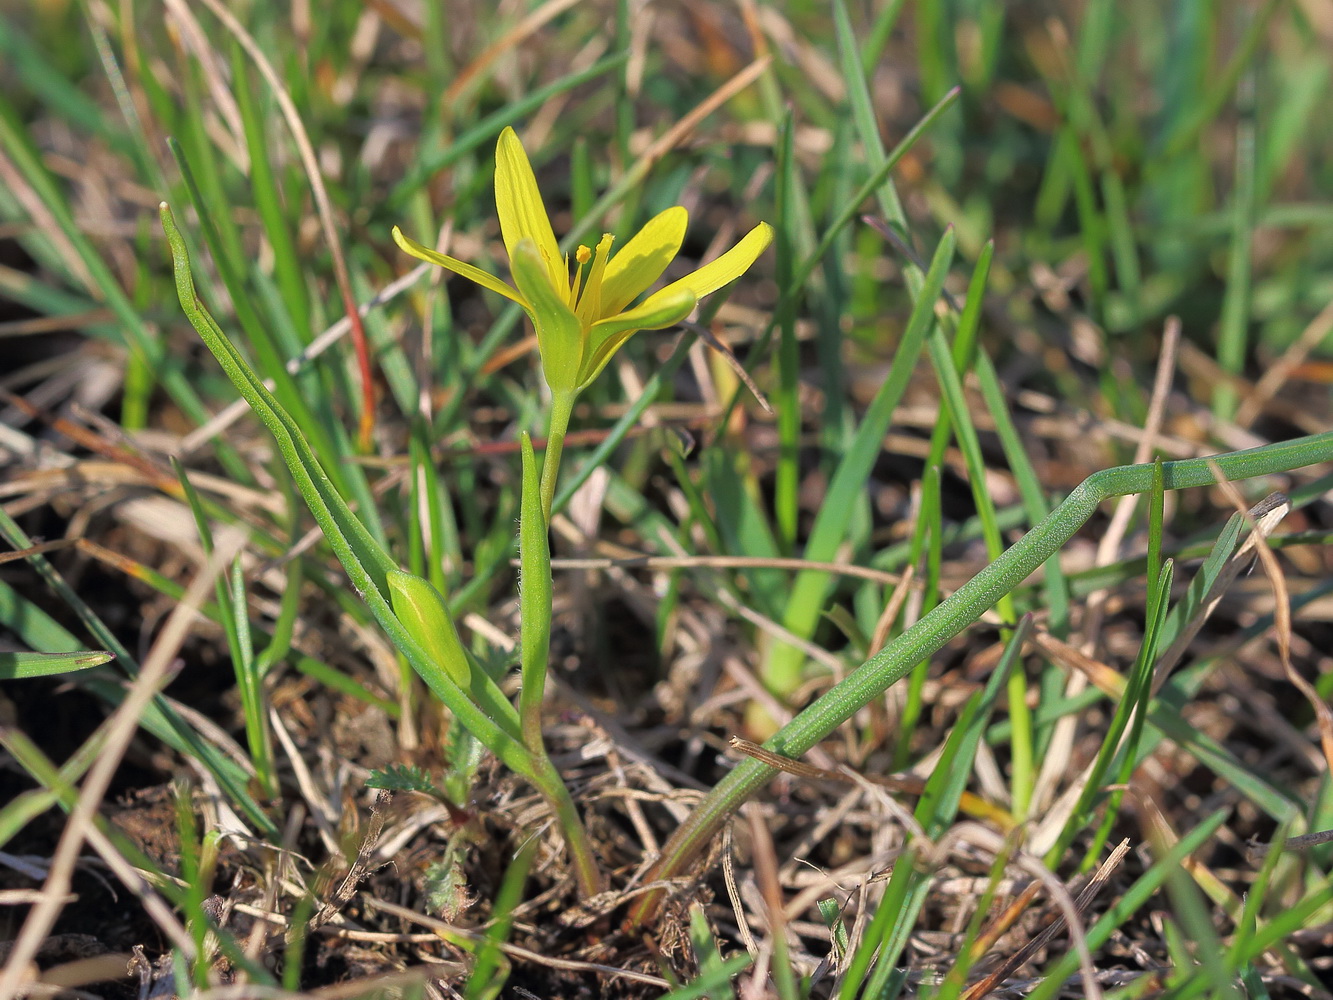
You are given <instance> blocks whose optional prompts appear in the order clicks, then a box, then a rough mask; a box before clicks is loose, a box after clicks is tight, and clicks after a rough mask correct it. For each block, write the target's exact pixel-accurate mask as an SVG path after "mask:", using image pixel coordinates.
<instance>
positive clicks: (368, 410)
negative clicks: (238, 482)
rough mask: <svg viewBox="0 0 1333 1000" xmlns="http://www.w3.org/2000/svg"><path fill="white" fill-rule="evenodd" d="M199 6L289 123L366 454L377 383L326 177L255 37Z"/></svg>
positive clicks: (220, 12) (214, 0) (207, 1)
mask: <svg viewBox="0 0 1333 1000" xmlns="http://www.w3.org/2000/svg"><path fill="white" fill-rule="evenodd" d="M203 3H204V6H206V7H207V8H208V9H209V10H210V11H212V12H213V16H214V17H216V18H217V19H218V20H219V21H221V22H222V24H223V26H224V27H225V28H226V29H227V31H228V32H229V33H230V34H231V36H232V37H233V38H235V39H236V41H237V42H238V43H239V44H240V46H241V48H242V49H244V50H245V54H246V55H247V56H249V57H250V59H251V61H252V62H254V64H255V66H256V67H257V68H258V69H259V72H260V74H261V75H262V76H263V77H264V80H265V82H267V83H268V85H269V88H270V89H271V90H272V91H273V97H274V99H275V100H276V101H277V102H278V108H279V109H280V110H281V112H282V118H283V121H285V122H286V123H287V128H288V130H289V131H290V132H291V134H292V139H293V141H295V143H296V150H297V153H298V154H299V155H300V157H301V166H302V168H303V169H304V170H305V173H306V177H307V179H308V180H309V181H310V192H311V194H313V195H314V196H315V208H316V212H317V214H318V215H319V223H320V228H321V229H323V231H324V242H325V243H327V244H328V247H329V255H330V257H331V258H332V261H333V277H334V281H335V282H336V283H337V285H338V294H339V295H340V296H341V297H342V300H343V309H344V311H345V312H346V319H347V322H348V323H349V324H350V328H351V331H352V342H353V344H355V346H356V359H357V365H358V367H359V368H360V370H361V389H362V409H361V429H360V435H361V444H362V448H363V450H369V446H370V437H371V433H372V432H373V430H374V427H375V423H374V421H375V406H374V402H375V384H374V374H373V372H372V371H371V366H370V346H369V344H368V343H367V341H366V329H365V327H364V326H363V325H362V323H361V312H360V310H359V309H358V308H357V305H356V298H355V296H353V294H352V280H351V278H350V277H349V276H348V273H347V259H346V257H345V255H344V254H343V246H342V240H341V239H339V238H338V230H337V227H336V226H335V225H334V221H333V202H332V201H330V200H329V192H328V189H327V188H326V187H325V185H324V175H323V173H321V172H320V169H319V160H318V159H317V158H316V157H315V148H314V146H312V145H311V144H310V136H309V135H308V134H307V133H306V128H305V123H304V122H302V121H301V113H300V111H299V110H297V107H296V104H295V103H294V102H293V101H292V97H291V94H289V93H288V92H287V87H286V85H285V84H284V83H283V82H282V78H281V77H280V76H278V73H277V71H276V70H275V69H274V68H273V64H272V63H270V62H269V61H268V57H267V56H266V55H264V50H263V49H261V48H260V47H259V44H258V43H257V42H256V41H255V39H254V36H252V35H251V34H250V33H249V32H248V31H246V30H245V27H244V26H243V25H242V24H241V22H240V21H238V20H237V19H236V16H235V15H234V14H232V13H231V11H229V10H227V9H226V8H225V7H224V6H223V5H222V4H221V3H219V2H218V0H203Z"/></svg>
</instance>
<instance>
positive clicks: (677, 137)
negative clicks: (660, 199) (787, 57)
mask: <svg viewBox="0 0 1333 1000" xmlns="http://www.w3.org/2000/svg"><path fill="white" fill-rule="evenodd" d="M770 62H772V59H771V58H770V57H768V56H760V57H759V58H758V59H756V60H755V61H754V62H752V63H750V65H748V66H746V67H745V68H744V69H742V70H741V71H740V72H738V73H737V74H736V75H735V76H733V77H732V78H731V79H730V80H728V81H727V82H726V83H724V84H722V86H720V87H718V88H717V90H715V91H713V92H712V93H711V94H709V95H708V96H707V97H705V98H704V99H703V100H702V101H700V102H699V103H698V105H696V106H695V107H693V108H691V109H690V110H689V112H688V113H687V114H685V115H684V116H683V117H682V118H681V119H680V121H678V122H676V124H675V125H672V126H671V128H669V129H667V130H666V131H665V132H664V133H662V136H661V137H660V138H659V139H658V140H657V141H656V142H654V143H653V144H652V145H650V146H649V147H648V148H647V149H646V150H644V152H643V155H642V156H640V157H639V159H638V162H636V163H635V169H636V170H645V171H646V170H647V169H648V168H649V167H651V166H652V165H653V163H655V162H656V161H657V160H659V159H660V158H661V157H663V156H665V155H666V154H667V153H669V152H671V150H673V149H675V148H676V147H677V146H678V145H680V144H681V143H682V142H684V141H685V140H686V139H687V138H689V136H690V133H691V132H693V131H694V130H695V129H696V128H697V127H698V126H699V123H700V122H702V121H703V120H704V119H705V118H707V117H708V116H709V115H711V114H712V113H713V112H714V111H716V110H717V109H718V108H720V107H721V106H722V105H724V104H726V103H727V101H729V100H731V99H732V98H733V97H735V96H736V95H737V94H739V93H740V92H741V91H742V90H744V89H745V88H746V87H748V86H749V85H750V84H752V83H754V82H755V80H757V79H759V76H760V74H761V73H763V72H764V70H766V69H768V64H769V63H770Z"/></svg>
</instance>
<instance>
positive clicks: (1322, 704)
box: [1218, 476, 1333, 774]
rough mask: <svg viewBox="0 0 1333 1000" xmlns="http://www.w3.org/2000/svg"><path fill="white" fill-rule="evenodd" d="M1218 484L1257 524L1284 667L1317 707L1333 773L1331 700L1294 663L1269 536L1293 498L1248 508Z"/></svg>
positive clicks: (1287, 609)
mask: <svg viewBox="0 0 1333 1000" xmlns="http://www.w3.org/2000/svg"><path fill="white" fill-rule="evenodd" d="M1218 486H1219V487H1221V489H1222V493H1223V494H1224V495H1225V496H1226V498H1227V499H1228V500H1230V501H1231V502H1232V504H1233V505H1235V507H1236V509H1237V510H1238V511H1240V512H1241V513H1242V514H1243V515H1244V516H1245V517H1246V519H1247V520H1249V521H1250V522H1251V523H1252V524H1253V530H1252V531H1251V532H1250V537H1249V539H1247V540H1246V545H1247V546H1250V547H1252V548H1253V549H1254V552H1255V554H1256V555H1258V557H1259V562H1260V564H1261V565H1262V566H1263V568H1264V575H1265V576H1267V577H1268V583H1269V585H1270V586H1271V587H1272V588H1273V634H1274V637H1275V638H1276V639H1277V652H1278V657H1279V658H1280V659H1281V661H1282V670H1283V672H1284V673H1285V674H1286V675H1287V680H1289V681H1291V683H1292V685H1293V686H1294V687H1295V688H1296V690H1297V691H1299V692H1300V693H1301V694H1302V695H1303V696H1304V697H1305V699H1306V701H1308V702H1309V703H1310V707H1311V708H1312V709H1314V714H1315V720H1316V721H1317V722H1318V724H1319V742H1320V744H1321V746H1322V748H1323V751H1324V766H1325V767H1326V768H1327V772H1326V773H1327V774H1333V709H1330V708H1329V707H1328V702H1326V701H1324V699H1323V698H1321V697H1320V696H1319V692H1318V691H1316V690H1315V687H1314V685H1313V684H1311V683H1310V682H1309V681H1307V680H1306V679H1305V678H1304V677H1302V676H1301V675H1300V674H1299V673H1298V672H1297V671H1296V668H1295V666H1293V665H1292V662H1291V597H1290V595H1289V594H1288V592H1287V578H1286V576H1285V575H1284V574H1283V572H1282V567H1281V566H1279V565H1278V561H1277V556H1275V555H1274V554H1273V550H1272V549H1271V548H1269V547H1268V536H1269V534H1271V533H1272V531H1273V529H1274V528H1276V527H1277V524H1278V522H1279V521H1281V520H1282V518H1283V517H1285V516H1286V514H1287V512H1288V511H1290V510H1291V501H1290V500H1288V499H1287V498H1286V497H1285V496H1283V495H1282V494H1280V493H1275V494H1273V495H1272V496H1270V497H1268V498H1267V499H1265V500H1264V501H1263V503H1262V504H1260V505H1259V506H1258V507H1255V508H1253V509H1251V510H1249V511H1247V510H1246V509H1245V500H1244V498H1243V497H1242V496H1241V495H1240V491H1239V490H1237V489H1236V487H1235V485H1234V484H1232V483H1229V482H1227V481H1226V480H1225V479H1222V478H1221V477H1220V476H1219V477H1218ZM1260 508H1263V509H1262V510H1261V509H1260ZM1256 511H1257V512H1258V513H1256Z"/></svg>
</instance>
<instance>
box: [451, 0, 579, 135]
mask: <svg viewBox="0 0 1333 1000" xmlns="http://www.w3.org/2000/svg"><path fill="white" fill-rule="evenodd" d="M576 3H578V0H547V2H546V3H544V4H542V5H541V6H540V7H538V8H537V9H536V10H534V11H533V12H532V13H531V14H529V15H528V16H527V17H525V18H523V20H521V21H519V22H518V24H516V25H514V26H513V27H512V28H510V29H509V30H508V31H506V32H505V33H504V34H503V35H502V36H500V38H498V39H496V40H495V41H494V42H492V43H491V44H490V45H488V46H486V48H484V49H482V50H481V52H479V53H478V54H477V56H476V58H474V59H473V60H472V61H471V62H470V63H468V64H467V65H466V66H464V67H463V69H462V70H461V71H459V73H458V75H457V76H455V77H454V82H453V83H451V84H449V88H448V89H447V90H446V91H445V92H444V94H443V95H441V97H440V103H439V108H440V110H441V111H442V112H445V113H448V112H449V111H450V110H451V109H452V108H453V106H454V105H455V104H456V103H458V99H459V98H460V97H461V96H462V95H463V93H464V92H465V91H466V90H467V89H468V87H469V86H471V85H472V81H473V80H475V79H476V78H477V77H478V76H480V75H481V74H482V73H484V72H485V71H486V67H488V66H490V64H491V63H493V62H495V60H496V59H498V58H500V56H502V55H503V54H504V53H505V52H507V51H509V50H510V49H512V48H514V47H515V46H517V45H521V44H523V42H524V41H525V40H527V39H528V38H531V37H532V36H533V35H534V34H536V33H537V32H538V31H540V30H541V29H542V28H543V27H544V26H545V25H547V24H548V23H550V21H551V20H553V19H554V18H556V17H558V16H559V15H561V14H563V13H564V12H565V11H567V10H569V8H571V7H573V6H574V5H575V4H576Z"/></svg>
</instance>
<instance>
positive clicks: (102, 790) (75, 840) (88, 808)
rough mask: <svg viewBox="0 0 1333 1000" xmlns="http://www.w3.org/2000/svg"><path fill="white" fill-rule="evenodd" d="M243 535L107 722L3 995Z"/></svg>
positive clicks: (203, 581) (184, 946)
mask: <svg viewBox="0 0 1333 1000" xmlns="http://www.w3.org/2000/svg"><path fill="white" fill-rule="evenodd" d="M244 537H245V536H244V535H243V534H241V533H238V532H231V533H227V534H224V535H222V536H220V537H219V538H218V544H217V547H216V548H215V549H214V551H213V554H212V555H211V556H210V558H209V560H208V562H207V563H206V564H205V566H204V568H203V569H202V570H200V572H199V573H198V574H197V575H196V576H195V578H194V580H193V581H191V583H190V586H189V587H188V588H187V589H186V591H185V594H184V596H183V597H182V598H181V601H180V603H179V604H177V605H176V607H175V609H174V610H173V611H172V613H171V616H170V617H169V618H168V619H167V622H166V625H165V626H163V629H162V632H161V633H160V634H159V635H158V637H157V641H156V642H155V643H154V644H153V648H152V650H151V651H150V652H149V654H148V656H147V657H146V658H145V660H144V663H143V669H142V671H141V672H140V673H139V676H138V677H137V678H135V680H134V683H133V684H132V685H131V686H130V689H129V692H128V694H127V695H126V697H125V700H124V701H123V702H121V704H120V706H119V707H118V708H117V709H116V711H115V713H114V714H113V715H112V717H111V720H110V723H109V724H108V726H107V736H106V743H105V746H104V748H103V750H102V753H101V754H100V755H99V756H98V758H97V761H96V763H95V764H93V766H92V767H91V768H90V769H89V771H88V776H87V777H86V778H85V779H84V782H83V786H82V788H81V789H80V791H79V801H78V804H77V805H76V806H75V807H74V809H73V811H72V812H71V813H70V816H69V820H68V822H67V823H66V824H65V830H64V833H62V834H61V837H60V842H59V844H57V846H56V850H55V854H54V856H53V857H52V859H51V868H50V872H49V873H48V875H47V878H46V883H45V885H44V886H43V889H42V897H43V898H42V900H41V901H40V902H39V903H38V904H37V905H36V906H34V907H33V908H32V909H31V910H30V911H29V913H28V918H27V920H25V921H24V923H23V929H22V930H21V931H20V932H19V935H18V937H17V939H16V940H15V941H14V947H13V949H12V950H11V951H10V955H9V961H8V962H7V963H6V964H5V967H4V969H3V971H0V997H11V996H14V995H15V994H16V993H17V991H18V988H19V986H20V984H21V983H22V982H23V980H24V979H25V978H26V976H27V974H28V971H29V968H28V967H29V964H30V963H31V962H32V960H33V958H34V957H35V956H36V954H37V950H38V948H39V947H40V946H41V943H42V941H43V940H44V939H45V938H46V936H47V935H48V934H49V933H50V931H51V927H52V926H53V925H54V923H55V921H56V918H57V917H58V916H59V915H60V910H61V908H62V906H63V905H64V904H63V902H62V900H63V899H64V898H65V896H66V895H67V894H68V892H69V889H70V884H71V877H72V875H73V872H74V865H75V863H76V862H77V861H78V856H79V850H80V849H81V848H82V846H83V843H84V841H85V840H87V839H89V838H90V836H93V835H95V834H96V828H95V827H94V826H93V817H94V816H95V815H96V813H97V809H98V807H99V806H100V805H101V804H102V799H103V797H104V796H105V795H106V792H107V789H108V788H109V787H110V785H111V779H112V778H113V777H114V776H115V773H116V769H117V768H118V767H119V766H120V761H121V758H122V757H123V756H124V754H125V751H126V750H127V749H128V748H129V743H130V739H131V738H132V737H133V736H134V732H135V730H136V729H137V728H138V725H139V717H140V716H141V715H142V714H143V712H144V710H145V709H146V708H147V707H148V704H149V702H150V701H152V699H153V697H154V696H155V695H156V694H157V693H158V690H159V688H160V687H161V685H162V684H163V683H164V682H165V681H166V679H167V674H168V668H169V667H170V666H171V664H172V662H173V660H174V659H175V657H176V654H177V653H178V652H179V650H180V647H181V644H182V643H183V642H184V641H185V638H186V636H187V635H188V634H189V631H190V628H191V626H192V625H193V624H194V622H195V612H196V611H197V610H198V608H199V607H200V605H202V604H203V603H204V601H205V600H206V599H207V598H208V595H209V593H210V592H211V590H212V588H213V584H214V581H215V580H216V578H217V576H218V574H219V573H221V572H222V571H223V570H224V569H225V568H226V567H227V565H228V564H229V563H230V562H231V560H232V558H233V557H234V556H235V555H236V553H237V552H238V551H239V550H240V548H241V546H242V545H243V544H244ZM167 914H168V916H169V915H170V911H167ZM159 916H160V915H159ZM173 924H174V927H173V926H172V925H173ZM163 930H164V931H167V930H174V931H175V932H176V933H173V934H172V936H173V939H174V940H173V943H174V944H175V945H176V947H178V948H180V949H181V950H182V951H183V952H184V953H185V954H186V955H187V956H192V955H193V954H194V941H193V939H192V938H191V937H190V936H189V935H188V934H186V933H185V931H184V928H181V927H180V925H179V923H177V922H176V921H175V919H174V917H173V918H172V919H171V921H170V923H167V924H166V925H164V927H163Z"/></svg>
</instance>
